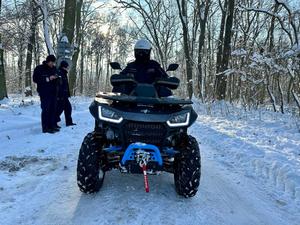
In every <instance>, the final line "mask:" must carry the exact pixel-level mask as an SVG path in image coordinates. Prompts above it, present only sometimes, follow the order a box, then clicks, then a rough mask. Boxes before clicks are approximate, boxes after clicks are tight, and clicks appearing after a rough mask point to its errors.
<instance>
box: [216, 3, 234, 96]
mask: <svg viewBox="0 0 300 225" xmlns="http://www.w3.org/2000/svg"><path fill="white" fill-rule="evenodd" d="M234 6H235V0H228V10H227V19H226V25H225V35H224V43H223V54H222V64H221V67H220V73H219V74H218V76H217V89H216V91H217V98H218V99H219V100H222V99H225V97H226V86H227V76H226V74H224V73H223V72H224V71H226V70H227V69H228V64H229V58H230V54H231V46H230V45H231V36H232V35H231V34H232V25H233V16H234Z"/></svg>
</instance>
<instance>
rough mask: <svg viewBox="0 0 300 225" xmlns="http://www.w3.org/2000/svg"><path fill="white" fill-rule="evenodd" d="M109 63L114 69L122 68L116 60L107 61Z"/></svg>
mask: <svg viewBox="0 0 300 225" xmlns="http://www.w3.org/2000/svg"><path fill="white" fill-rule="evenodd" d="M109 65H110V66H111V68H113V69H114V70H122V68H121V65H120V63H118V62H111V63H109Z"/></svg>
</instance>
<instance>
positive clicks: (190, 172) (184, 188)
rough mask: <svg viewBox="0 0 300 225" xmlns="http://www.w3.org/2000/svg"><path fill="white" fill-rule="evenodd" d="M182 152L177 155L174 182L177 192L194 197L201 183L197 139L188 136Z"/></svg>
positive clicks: (187, 196)
mask: <svg viewBox="0 0 300 225" xmlns="http://www.w3.org/2000/svg"><path fill="white" fill-rule="evenodd" d="M180 149H181V152H180V153H179V154H178V155H177V156H176V157H175V162H174V182H175V188H176V192H177V193H178V194H179V195H182V196H184V197H186V198H190V197H193V196H194V195H195V194H196V193H197V191H198V187H199V184H200V176H201V157H200V149H199V145H198V142H197V140H196V139H195V138H194V137H192V136H186V138H185V140H184V141H183V143H182V145H181V146H180Z"/></svg>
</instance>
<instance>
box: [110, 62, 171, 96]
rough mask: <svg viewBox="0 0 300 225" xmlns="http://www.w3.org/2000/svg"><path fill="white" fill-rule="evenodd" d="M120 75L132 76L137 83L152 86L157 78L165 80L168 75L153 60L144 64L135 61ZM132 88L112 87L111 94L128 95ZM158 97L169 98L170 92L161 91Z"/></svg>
mask: <svg viewBox="0 0 300 225" xmlns="http://www.w3.org/2000/svg"><path fill="white" fill-rule="evenodd" d="M120 74H132V75H133V76H134V79H135V80H136V81H137V82H138V83H146V84H152V83H153V82H154V81H155V80H156V79H158V78H167V77H168V74H167V73H166V72H165V71H164V70H163V68H161V66H160V64H159V63H158V62H156V61H154V60H149V61H148V62H146V63H138V62H137V61H134V62H131V63H128V64H127V66H126V68H125V69H124V70H123V71H122V72H121V73H120ZM133 88H134V86H127V87H114V88H113V92H121V93H123V94H129V93H130V92H131V90H132V89H133ZM159 92H161V94H160V96H169V95H171V94H172V93H171V91H169V90H165V89H164V90H163V89H161V91H159Z"/></svg>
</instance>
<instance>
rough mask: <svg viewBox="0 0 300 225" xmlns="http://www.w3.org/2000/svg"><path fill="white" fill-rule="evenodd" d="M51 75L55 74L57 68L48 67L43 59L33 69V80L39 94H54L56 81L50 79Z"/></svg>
mask: <svg viewBox="0 0 300 225" xmlns="http://www.w3.org/2000/svg"><path fill="white" fill-rule="evenodd" d="M52 75H57V69H56V68H55V67H53V68H50V67H49V66H48V65H47V64H46V62H45V61H44V62H43V64H42V65H39V66H37V67H36V68H35V69H34V72H33V81H34V82H35V83H36V84H37V92H38V93H39V95H40V96H49V95H53V96H54V95H55V90H56V81H55V80H52V81H50V76H52Z"/></svg>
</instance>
